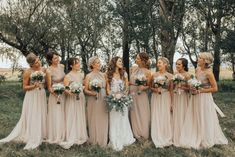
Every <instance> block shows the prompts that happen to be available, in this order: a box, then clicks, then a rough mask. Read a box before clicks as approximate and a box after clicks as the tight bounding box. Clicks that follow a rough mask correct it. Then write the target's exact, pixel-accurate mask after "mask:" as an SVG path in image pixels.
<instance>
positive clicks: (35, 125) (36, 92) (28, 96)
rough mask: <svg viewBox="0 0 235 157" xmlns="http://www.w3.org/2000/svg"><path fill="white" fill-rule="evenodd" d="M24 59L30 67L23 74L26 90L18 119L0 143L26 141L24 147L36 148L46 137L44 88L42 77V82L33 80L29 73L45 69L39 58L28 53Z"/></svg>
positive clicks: (43, 71) (43, 72) (42, 71)
mask: <svg viewBox="0 0 235 157" xmlns="http://www.w3.org/2000/svg"><path fill="white" fill-rule="evenodd" d="M26 60H27V62H28V64H29V65H30V68H28V69H26V70H25V71H24V74H23V89H24V90H25V91H26V93H25V97H24V102H23V107H22V113H21V117H20V120H19V121H18V123H17V124H16V126H15V128H14V129H13V131H12V132H11V133H10V134H9V135H8V136H7V137H6V138H4V139H2V140H0V143H6V142H10V141H20V142H23V143H26V146H25V147H24V149H34V148H37V147H38V146H39V145H40V144H41V143H42V141H43V139H45V138H46V113H47V111H46V109H47V102H46V92H45V89H44V82H45V81H44V79H43V81H42V82H38V81H33V80H32V79H31V74H32V73H34V72H36V73H37V72H41V73H42V74H43V75H44V74H45V69H43V68H42V67H41V61H40V60H39V58H38V57H37V56H36V55H35V54H33V53H30V54H28V55H27V57H26Z"/></svg>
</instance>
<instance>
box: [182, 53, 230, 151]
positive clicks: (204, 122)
mask: <svg viewBox="0 0 235 157" xmlns="http://www.w3.org/2000/svg"><path fill="white" fill-rule="evenodd" d="M213 60H214V58H213V56H212V55H211V53H207V52H204V53H200V54H199V57H198V68H197V70H196V77H197V79H198V80H199V81H201V82H202V88H199V90H196V89H195V92H196V93H197V95H196V96H194V97H193V101H192V104H191V105H192V106H193V107H194V109H193V110H188V111H187V112H188V113H187V115H186V119H187V118H188V119H189V120H186V121H185V124H184V127H183V131H182V134H181V139H182V140H181V142H182V144H184V146H185V147H193V148H209V147H212V146H213V145H215V144H228V140H227V139H226V137H225V136H224V134H223V132H222V130H221V127H220V125H219V120H218V116H217V113H216V110H217V111H218V112H219V113H220V115H221V116H224V115H223V113H222V112H221V110H220V109H219V108H218V106H217V105H216V104H215V103H214V100H213V97H212V93H213V92H217V90H218V88H217V83H216V80H215V77H214V75H213V72H212V69H211V68H210V67H211V65H212V63H213ZM192 112H193V113H192ZM194 112H195V113H196V114H195V113H194ZM191 115H192V116H191ZM190 123H193V126H194V128H192V129H195V128H196V131H192V130H189V127H190ZM187 131H189V133H187ZM190 136H191V137H193V139H194V140H193V141H189V139H188V138H191V137H190Z"/></svg>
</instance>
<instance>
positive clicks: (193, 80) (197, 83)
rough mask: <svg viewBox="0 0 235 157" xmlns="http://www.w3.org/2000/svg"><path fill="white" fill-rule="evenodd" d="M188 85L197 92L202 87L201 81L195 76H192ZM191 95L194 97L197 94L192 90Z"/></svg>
mask: <svg viewBox="0 0 235 157" xmlns="http://www.w3.org/2000/svg"><path fill="white" fill-rule="evenodd" d="M188 84H189V86H190V87H193V88H195V89H196V90H198V89H199V88H200V87H201V86H202V83H201V81H199V80H197V79H196V77H195V76H193V75H192V76H191V79H189V80H188ZM190 89H191V88H190ZM190 93H191V94H192V95H195V93H194V92H193V91H192V90H190Z"/></svg>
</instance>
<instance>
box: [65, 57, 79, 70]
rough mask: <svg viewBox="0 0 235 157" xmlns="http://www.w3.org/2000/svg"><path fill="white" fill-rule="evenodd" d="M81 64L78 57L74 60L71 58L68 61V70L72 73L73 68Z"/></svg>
mask: <svg viewBox="0 0 235 157" xmlns="http://www.w3.org/2000/svg"><path fill="white" fill-rule="evenodd" d="M78 62H79V59H78V58H76V57H72V58H69V60H68V70H69V71H71V70H72V67H71V66H73V65H74V64H76V63H78Z"/></svg>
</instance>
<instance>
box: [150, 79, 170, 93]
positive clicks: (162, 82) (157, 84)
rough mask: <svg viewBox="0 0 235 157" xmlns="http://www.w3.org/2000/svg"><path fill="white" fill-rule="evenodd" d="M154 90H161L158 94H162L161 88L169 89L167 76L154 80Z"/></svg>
mask: <svg viewBox="0 0 235 157" xmlns="http://www.w3.org/2000/svg"><path fill="white" fill-rule="evenodd" d="M153 84H154V88H159V90H160V91H159V92H158V94H161V88H165V89H166V88H167V76H157V77H155V78H154V80H153Z"/></svg>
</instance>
